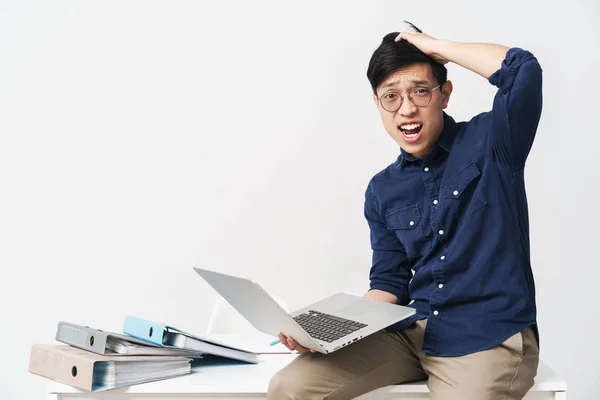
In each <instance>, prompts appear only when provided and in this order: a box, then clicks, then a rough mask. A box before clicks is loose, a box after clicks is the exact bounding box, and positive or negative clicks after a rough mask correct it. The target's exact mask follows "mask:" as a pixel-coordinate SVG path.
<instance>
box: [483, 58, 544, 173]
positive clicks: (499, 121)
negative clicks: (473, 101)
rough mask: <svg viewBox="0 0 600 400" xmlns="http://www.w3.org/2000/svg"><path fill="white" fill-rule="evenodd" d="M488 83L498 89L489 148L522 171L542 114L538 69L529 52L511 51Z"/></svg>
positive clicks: (539, 73)
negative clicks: (491, 147)
mask: <svg viewBox="0 0 600 400" xmlns="http://www.w3.org/2000/svg"><path fill="white" fill-rule="evenodd" d="M489 82H490V83H491V84H492V85H494V86H496V87H498V92H497V93H496V96H495V97H494V105H493V108H492V112H491V115H492V120H493V125H494V126H493V129H492V132H491V135H492V136H493V137H492V145H493V146H494V147H495V149H494V150H495V151H496V153H497V154H498V155H499V158H506V159H507V161H509V162H510V163H511V164H512V165H513V167H515V168H522V167H523V166H524V165H525V161H526V159H527V156H528V155H529V151H530V149H531V146H532V144H533V140H534V138H535V133H536V131H537V127H538V123H539V120H540V115H541V112H542V68H541V67H540V64H539V63H538V61H537V59H536V58H535V57H534V56H533V54H531V53H530V52H528V51H526V50H523V49H520V48H517V47H515V48H511V49H510V50H509V51H508V52H507V53H506V57H505V59H504V61H503V62H502V66H501V67H500V69H499V70H498V71H496V72H494V73H493V74H492V76H490V78H489Z"/></svg>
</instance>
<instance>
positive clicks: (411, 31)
mask: <svg viewBox="0 0 600 400" xmlns="http://www.w3.org/2000/svg"><path fill="white" fill-rule="evenodd" d="M417 33H418V32H417V31H415V30H414V29H413V28H406V29H405V30H403V31H402V32H400V34H399V35H398V36H396V39H394V41H395V42H399V41H400V40H402V39H404V40H406V41H408V42H410V39H411V37H412V36H413V35H415V34H417Z"/></svg>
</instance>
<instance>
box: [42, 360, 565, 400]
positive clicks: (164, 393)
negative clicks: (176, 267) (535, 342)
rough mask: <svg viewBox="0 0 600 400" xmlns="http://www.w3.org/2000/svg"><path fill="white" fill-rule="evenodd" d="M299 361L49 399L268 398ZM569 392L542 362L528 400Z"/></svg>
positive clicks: (226, 368)
mask: <svg viewBox="0 0 600 400" xmlns="http://www.w3.org/2000/svg"><path fill="white" fill-rule="evenodd" d="M294 357H296V356H295V355H292V354H264V355H260V356H259V363H258V364H235V365H211V366H196V367H194V372H193V373H192V374H191V375H186V376H182V377H179V378H174V379H167V380H163V381H157V382H151V383H145V384H142V385H135V386H129V387H126V388H119V389H113V390H109V391H106V392H96V393H90V392H83V391H80V390H78V389H74V388H72V387H70V386H67V385H63V384H60V383H56V382H52V383H51V384H50V385H49V386H48V400H67V399H69V400H74V399H78V400H90V399H95V400H102V399H111V400H149V399H152V400H166V399H186V400H192V399H198V400H200V399H202V400H208V399H211V400H212V399H218V400H233V399H235V400H245V399H264V398H265V394H266V391H267V387H268V385H269V380H270V379H271V376H273V375H274V374H275V373H276V372H277V371H279V370H280V369H281V368H283V367H284V366H285V365H287V364H288V363H289V362H290V361H291V360H293V358H294ZM566 390H567V385H566V383H565V381H564V380H563V379H562V378H560V377H559V376H557V375H556V374H555V373H554V372H553V371H552V370H551V369H550V368H548V367H547V366H546V365H544V364H543V363H540V366H539V370H538V376H537V378H536V381H535V385H534V386H533V388H532V389H531V390H530V392H529V394H527V396H526V397H525V399H527V400H542V399H544V400H550V399H552V400H566V398H567V397H566V396H567V395H566ZM428 398H429V394H428V389H427V385H426V384H425V382H415V383H408V384H403V385H395V386H388V387H385V388H381V389H378V390H376V391H373V392H371V393H368V394H366V395H364V396H361V397H360V399H361V400H375V399H404V400H408V399H411V400H414V399H428Z"/></svg>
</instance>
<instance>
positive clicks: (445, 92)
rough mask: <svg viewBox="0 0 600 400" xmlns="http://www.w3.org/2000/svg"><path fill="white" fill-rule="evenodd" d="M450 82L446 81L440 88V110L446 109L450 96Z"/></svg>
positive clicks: (451, 87)
mask: <svg viewBox="0 0 600 400" xmlns="http://www.w3.org/2000/svg"><path fill="white" fill-rule="evenodd" d="M452 89H453V86H452V81H446V83H444V85H443V86H442V109H445V108H446V107H448V102H449V101H450V95H451V94H452Z"/></svg>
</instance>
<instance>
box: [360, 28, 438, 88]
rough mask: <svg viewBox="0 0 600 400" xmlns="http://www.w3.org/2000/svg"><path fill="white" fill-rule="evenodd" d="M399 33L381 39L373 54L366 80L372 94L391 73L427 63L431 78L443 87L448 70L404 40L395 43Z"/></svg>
mask: <svg viewBox="0 0 600 400" xmlns="http://www.w3.org/2000/svg"><path fill="white" fill-rule="evenodd" d="M399 34H400V33H399V32H392V33H388V34H387V35H385V36H384V37H383V40H382V41H381V44H380V45H379V47H378V48H377V49H376V50H375V51H374V52H373V55H372V56H371V61H369V68H368V69H367V78H368V79H369V82H371V87H372V88H373V93H377V87H378V86H379V85H380V84H381V83H382V82H383V81H384V80H385V79H386V78H387V77H388V76H390V74H392V73H393V72H396V71H398V70H399V69H401V68H404V67H408V66H409V65H413V64H416V63H428V64H429V65H431V71H432V72H433V76H434V77H435V78H436V79H437V81H438V84H440V85H443V84H444V83H446V80H447V79H448V70H447V69H446V67H444V66H443V65H442V64H440V63H438V62H436V61H435V60H434V59H433V58H431V57H429V56H428V55H427V54H425V53H423V52H422V51H421V50H419V49H418V48H417V47H416V46H414V45H412V44H410V43H409V42H407V41H406V40H400V41H398V42H395V41H394V39H395V38H396V36H398V35H399Z"/></svg>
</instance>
